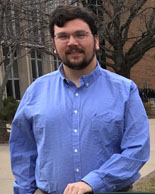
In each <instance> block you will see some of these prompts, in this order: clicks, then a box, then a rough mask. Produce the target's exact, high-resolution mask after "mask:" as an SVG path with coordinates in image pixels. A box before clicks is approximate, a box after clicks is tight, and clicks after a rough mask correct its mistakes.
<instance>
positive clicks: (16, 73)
mask: <svg viewBox="0 0 155 194" xmlns="http://www.w3.org/2000/svg"><path fill="white" fill-rule="evenodd" d="M13 77H14V78H19V75H18V65H17V60H15V62H14V65H13Z"/></svg>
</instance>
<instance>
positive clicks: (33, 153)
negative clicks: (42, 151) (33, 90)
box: [10, 93, 37, 194]
mask: <svg viewBox="0 0 155 194" xmlns="http://www.w3.org/2000/svg"><path fill="white" fill-rule="evenodd" d="M28 101H29V95H28V94H27V93H26V94H25V95H24V97H23V99H22V100H21V103H20V105H19V107H18V110H17V112H16V114H15V117H14V120H13V122H12V129H11V135H10V156H11V167H12V172H13V174H14V177H15V182H14V194H33V193H34V191H35V190H36V182H35V163H36V157H37V149H36V144H35V138H34V134H33V130H32V124H31V120H30V119H29V118H28V116H27V112H26V107H27V106H28Z"/></svg>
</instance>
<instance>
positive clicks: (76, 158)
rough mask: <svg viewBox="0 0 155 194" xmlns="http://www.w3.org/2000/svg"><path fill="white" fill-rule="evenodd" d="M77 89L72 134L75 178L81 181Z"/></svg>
mask: <svg viewBox="0 0 155 194" xmlns="http://www.w3.org/2000/svg"><path fill="white" fill-rule="evenodd" d="M77 90H78V89H77ZM77 90H76V91H75V93H74V95H73V132H72V134H73V157H74V169H75V179H76V181H79V180H80V179H81V178H82V177H81V173H80V151H79V145H80V144H79V114H80V112H79V107H80V95H79V92H78V91H77Z"/></svg>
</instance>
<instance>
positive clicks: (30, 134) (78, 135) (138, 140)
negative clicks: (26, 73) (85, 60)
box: [10, 64, 150, 194]
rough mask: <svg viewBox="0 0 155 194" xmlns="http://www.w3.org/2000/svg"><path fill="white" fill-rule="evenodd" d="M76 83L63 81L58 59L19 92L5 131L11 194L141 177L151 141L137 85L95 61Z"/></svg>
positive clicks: (105, 188)
mask: <svg viewBox="0 0 155 194" xmlns="http://www.w3.org/2000/svg"><path fill="white" fill-rule="evenodd" d="M79 82H80V87H79V88H77V87H76V86H75V84H74V83H73V82H71V81H69V80H66V79H65V77H64V76H63V67H62V65H61V66H60V68H59V70H58V71H55V72H52V73H49V74H46V75H44V76H42V77H40V78H38V79H37V80H36V81H34V82H33V83H32V84H31V86H30V87H29V88H28V89H27V91H26V92H25V95H24V97H23V98H22V100H21V103H20V105H19V108H18V110H17V113H16V115H15V118H14V120H13V123H12V131H11V138H10V152H11V165H12V171H13V174H14V176H15V179H16V180H15V182H14V193H15V194H33V193H34V191H35V190H36V188H37V187H38V188H40V189H42V190H44V191H46V192H48V193H52V194H63V191H64V189H65V187H66V186H67V184H68V183H73V182H77V181H81V180H82V181H85V182H87V183H88V184H89V185H90V186H91V187H92V188H93V191H94V193H101V192H112V191H117V190H120V189H122V188H124V187H127V186H129V185H131V184H132V183H133V182H135V181H136V180H137V179H138V178H139V177H140V174H139V173H138V171H139V170H140V168H141V167H142V166H143V165H144V163H145V162H146V161H147V160H148V158H149V151H150V141H149V127H148V118H147V115H146V112H145V109H144V107H143V104H142V101H141V99H140V97H139V93H138V89H137V87H136V85H135V84H134V82H133V81H131V80H128V79H126V78H124V77H122V76H119V75H117V74H115V73H112V72H109V71H107V70H104V69H102V68H101V67H100V65H99V64H98V66H97V67H96V69H95V70H94V71H93V72H91V73H90V74H89V75H85V76H82V77H81V78H80V79H79Z"/></svg>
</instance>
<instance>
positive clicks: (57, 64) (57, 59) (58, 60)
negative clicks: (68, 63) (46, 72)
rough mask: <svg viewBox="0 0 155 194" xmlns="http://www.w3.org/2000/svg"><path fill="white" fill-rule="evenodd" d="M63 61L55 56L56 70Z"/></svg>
mask: <svg viewBox="0 0 155 194" xmlns="http://www.w3.org/2000/svg"><path fill="white" fill-rule="evenodd" d="M60 63H61V61H60V59H59V58H58V57H57V56H54V70H57V69H58V67H59V65H60Z"/></svg>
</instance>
